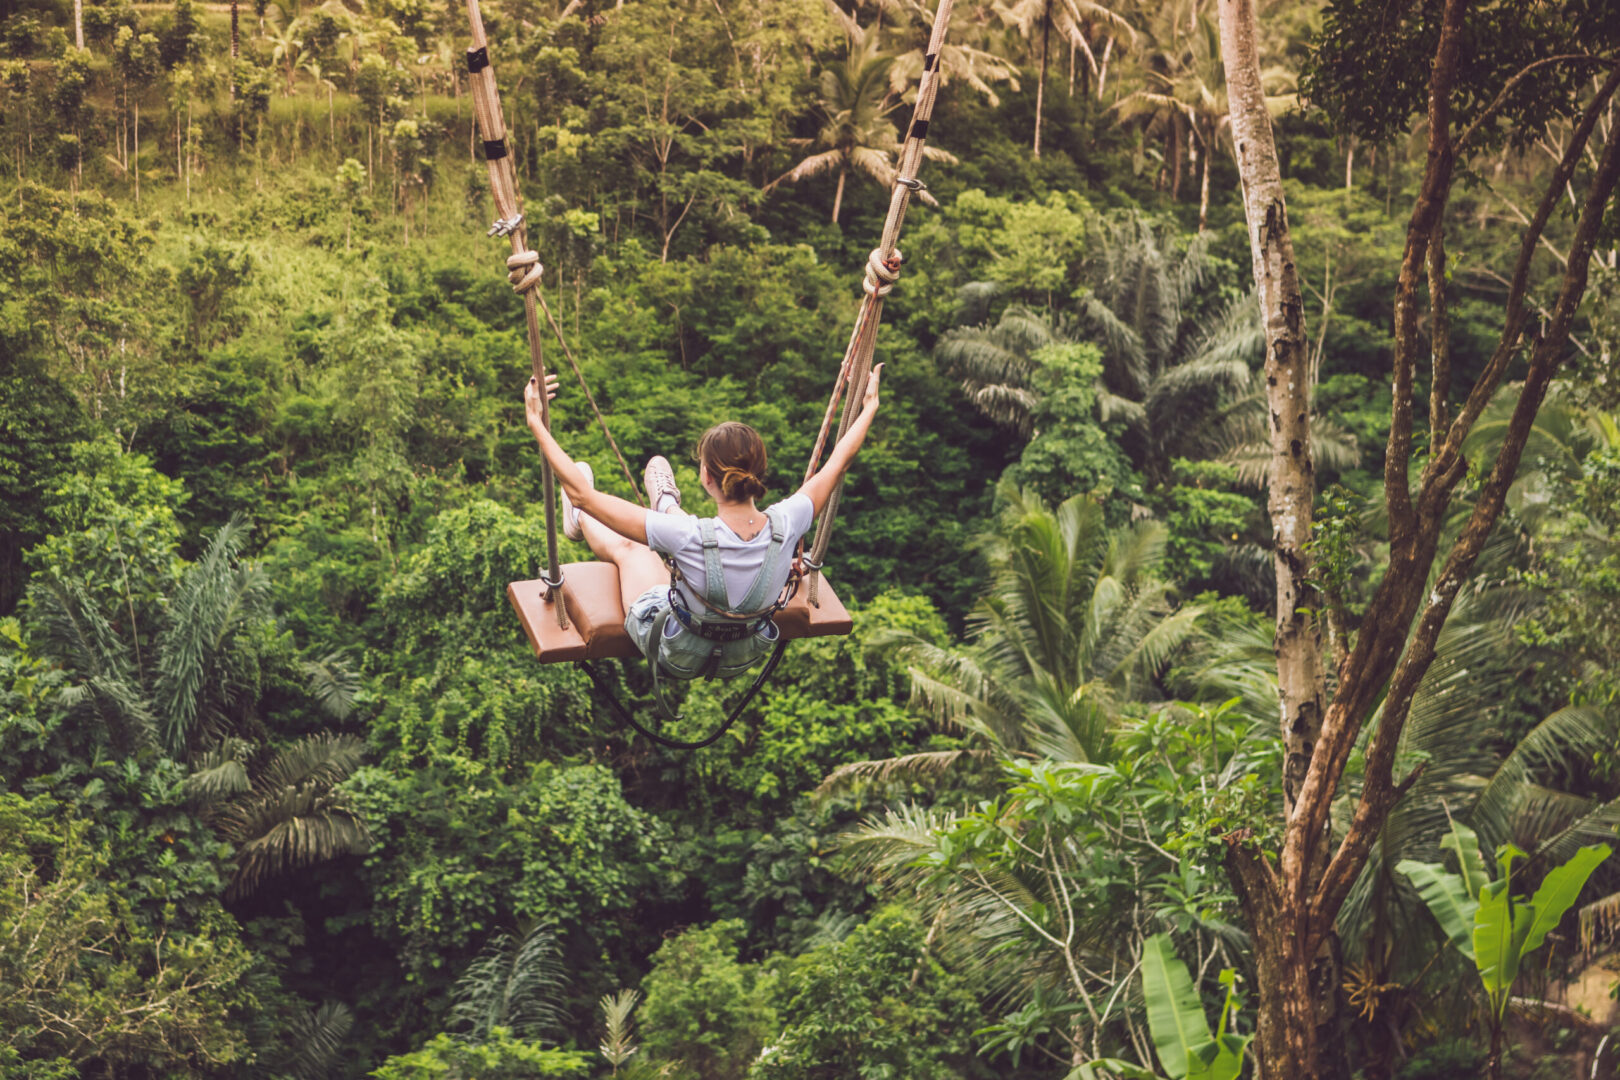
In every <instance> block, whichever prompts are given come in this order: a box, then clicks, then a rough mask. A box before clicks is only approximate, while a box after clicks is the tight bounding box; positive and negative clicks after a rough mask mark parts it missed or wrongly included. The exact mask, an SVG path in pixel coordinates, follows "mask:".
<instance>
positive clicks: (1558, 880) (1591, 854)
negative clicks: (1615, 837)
mask: <svg viewBox="0 0 1620 1080" xmlns="http://www.w3.org/2000/svg"><path fill="white" fill-rule="evenodd" d="M1612 851H1613V849H1612V848H1610V847H1609V845H1608V844H1596V845H1593V846H1591V847H1583V848H1581V849H1580V850H1579V851H1577V852H1576V853H1575V854H1574V855H1573V856H1572V857H1571V858H1570V860H1569V862H1567V863H1565V864H1564V865H1563V866H1559V867H1554V868H1553V869H1552V870H1549V871H1547V876H1546V877H1544V878H1542V879H1541V888H1539V889H1537V890H1536V895H1535V896H1533V897H1531V899H1530V903H1531V905H1532V906H1533V907H1534V908H1535V909H1536V915H1535V921H1534V922H1532V923H1531V924H1530V933H1529V935H1528V936H1527V937H1526V938H1525V939H1524V951H1525V952H1527V953H1528V952H1534V951H1535V950H1536V949H1537V948H1539V947H1540V946H1541V943H1542V942H1543V941H1545V940H1546V938H1547V935H1548V933H1550V932H1551V931H1552V930H1553V928H1554V927H1556V926H1557V925H1558V923H1559V921H1560V920H1562V919H1563V917H1564V914H1565V912H1567V911H1569V909H1570V907H1571V906H1572V905H1573V904H1574V903H1575V901H1576V899H1577V898H1579V896H1580V895H1581V890H1582V889H1583V888H1585V887H1586V879H1587V878H1589V877H1591V876H1592V871H1594V870H1596V869H1597V868H1598V864H1599V863H1601V862H1602V861H1603V860H1604V859H1607V858H1608V857H1609V855H1610V853H1611V852H1612Z"/></svg>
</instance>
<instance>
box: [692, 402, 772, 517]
mask: <svg viewBox="0 0 1620 1080" xmlns="http://www.w3.org/2000/svg"><path fill="white" fill-rule="evenodd" d="M698 461H699V462H701V463H702V464H703V465H705V466H706V467H707V468H708V470H709V476H710V478H711V479H713V480H714V482H715V483H716V484H717V485H719V487H720V494H721V495H723V496H724V497H725V498H726V499H727V501H730V502H742V501H744V500H747V499H757V498H759V497H760V496H761V495H763V494H765V440H764V439H762V438H760V437H759V432H757V431H755V430H754V429H753V428H751V427H749V426H748V425H747V424H742V423H738V422H737V421H735V420H728V421H727V422H726V423H724V424H716V425H715V426H714V427H712V428H710V429H709V430H708V431H705V432H704V433H703V438H701V439H699V440H698Z"/></svg>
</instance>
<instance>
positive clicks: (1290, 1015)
mask: <svg viewBox="0 0 1620 1080" xmlns="http://www.w3.org/2000/svg"><path fill="white" fill-rule="evenodd" d="M1219 15H1220V28H1221V49H1222V55H1223V60H1224V63H1225V67H1226V75H1227V92H1228V99H1229V103H1230V108H1231V122H1232V135H1233V141H1234V144H1235V146H1236V149H1237V156H1238V169H1239V174H1240V176H1241V178H1242V183H1243V198H1244V209H1245V213H1246V216H1247V220H1248V230H1249V241H1250V251H1251V255H1252V257H1253V262H1254V278H1255V283H1256V286H1257V288H1258V291H1259V294H1260V298H1261V304H1262V308H1263V317H1264V321H1265V327H1266V338H1267V356H1266V369H1265V374H1266V385H1267V396H1268V401H1269V413H1270V436H1271V470H1270V477H1269V497H1268V509H1269V511H1270V514H1271V520H1272V529H1273V542H1274V562H1275V572H1276V580H1277V622H1276V639H1275V651H1276V659H1277V673H1278V693H1279V705H1280V712H1281V723H1282V729H1283V737H1284V741H1285V746H1286V762H1285V769H1284V791H1283V797H1284V798H1283V805H1284V822H1283V831H1282V839H1281V843H1280V845H1279V847H1278V850H1277V852H1276V856H1275V857H1274V858H1273V857H1269V856H1267V855H1264V854H1262V853H1261V852H1260V851H1259V850H1258V847H1257V845H1256V844H1254V843H1253V842H1251V840H1250V838H1249V837H1248V836H1247V835H1246V834H1244V833H1234V834H1232V835H1231V836H1230V837H1228V858H1227V869H1228V873H1229V875H1230V877H1231V879H1232V882H1233V885H1234V889H1235V891H1236V893H1237V894H1238V896H1239V898H1240V901H1241V903H1242V906H1243V908H1244V911H1245V914H1246V916H1247V918H1248V920H1249V924H1250V929H1251V933H1252V936H1253V940H1254V942H1255V946H1256V948H1255V962H1256V969H1257V975H1258V982H1259V988H1258V990H1259V1001H1258V1004H1259V1010H1258V1013H1259V1023H1258V1028H1259V1030H1258V1033H1257V1038H1256V1040H1255V1043H1254V1052H1255V1056H1256V1059H1257V1065H1258V1070H1259V1076H1260V1077H1262V1078H1264V1080H1282V1078H1287V1080H1304V1078H1309V1077H1325V1076H1340V1075H1343V1074H1344V1071H1345V1069H1346V1068H1347V1065H1346V1055H1345V1054H1344V1052H1343V1048H1342V1047H1341V1046H1339V1045H1337V1038H1338V1037H1337V1033H1336V1030H1335V1028H1336V1022H1335V1021H1336V1016H1337V1013H1336V1010H1335V1008H1334V1005H1335V1000H1336V998H1337V996H1338V994H1339V992H1340V984H1341V979H1340V977H1339V973H1338V965H1337V962H1336V948H1335V945H1336V938H1335V923H1336V919H1337V916H1338V914H1339V911H1340V909H1341V907H1342V905H1343V904H1344V901H1345V898H1346V896H1347V895H1348V894H1349V892H1350V889H1351V887H1352V886H1353V885H1354V883H1355V881H1356V879H1357V877H1358V876H1359V875H1360V873H1361V871H1362V868H1363V867H1364V866H1365V865H1366V862H1367V859H1368V857H1369V854H1370V852H1371V849H1372V846H1373V844H1374V842H1375V840H1376V838H1377V835H1378V833H1379V831H1380V828H1381V826H1382V824H1383V822H1384V821H1385V819H1386V818H1387V817H1388V815H1389V813H1390V811H1391V809H1392V807H1393V806H1394V805H1395V803H1396V802H1397V801H1398V800H1399V799H1400V798H1401V796H1402V795H1403V794H1405V792H1406V791H1407V790H1408V788H1410V787H1411V786H1412V784H1413V783H1414V782H1415V781H1416V780H1417V778H1418V775H1419V774H1420V772H1421V767H1418V768H1413V769H1408V770H1407V771H1406V772H1405V774H1404V775H1398V774H1397V767H1396V749H1397V746H1398V744H1399V742H1400V739H1401V734H1402V732H1403V730H1404V728H1405V725H1406V721H1407V718H1408V716H1409V713H1410V709H1411V704H1412V699H1413V696H1414V694H1415V693H1416V691H1417V688H1418V686H1419V684H1420V682H1421V681H1422V679H1423V677H1424V675H1425V674H1426V673H1427V671H1428V670H1429V668H1430V665H1431V664H1432V663H1433V661H1434V658H1435V646H1436V642H1437V640H1438V639H1439V636H1440V632H1441V630H1442V628H1443V627H1444V626H1445V623H1446V619H1447V617H1448V616H1449V615H1450V613H1451V610H1452V607H1453V605H1454V604H1455V603H1456V600H1457V596H1458V592H1459V590H1460V589H1461V588H1462V586H1463V584H1464V583H1465V582H1466V581H1467V580H1468V578H1469V575H1470V573H1471V571H1472V570H1473V568H1474V565H1475V561H1476V560H1477V559H1478V557H1479V555H1480V552H1481V550H1482V548H1483V547H1484V545H1485V542H1486V540H1487V539H1488V537H1489V536H1490V534H1491V531H1492V529H1493V527H1494V526H1495V524H1496V521H1497V519H1498V517H1499V516H1500V515H1501V513H1502V509H1503V506H1504V502H1505V499H1506V496H1507V491H1508V488H1509V486H1510V485H1511V484H1512V482H1513V479H1514V476H1515V474H1516V472H1517V471H1518V466H1519V462H1520V458H1521V456H1522V454H1523V451H1524V448H1525V443H1526V441H1527V440H1528V438H1529V436H1530V433H1531V428H1532V425H1533V423H1534V421H1535V417H1536V412H1537V409H1538V408H1539V407H1540V405H1541V402H1542V400H1543V399H1544V397H1545V396H1546V393H1547V389H1548V385H1549V383H1550V382H1551V380H1552V379H1553V377H1554V375H1555V374H1556V373H1557V372H1558V370H1559V367H1560V364H1561V363H1562V362H1563V361H1564V359H1565V358H1566V354H1567V353H1568V352H1569V349H1570V329H1571V323H1572V321H1573V320H1574V318H1575V316H1576V312H1577V308H1578V307H1579V305H1580V303H1581V300H1582V297H1583V295H1584V293H1585V291H1586V283H1587V274H1588V268H1589V265H1590V262H1591V259H1592V254H1593V250H1594V247H1595V246H1596V244H1597V243H1598V240H1599V236H1600V232H1601V230H1602V225H1603V219H1604V216H1605V212H1606V210H1607V208H1608V206H1609V203H1610V199H1611V197H1612V195H1613V192H1614V188H1615V184H1616V180H1617V179H1620V138H1612V137H1611V138H1609V139H1607V140H1606V141H1605V140H1604V139H1602V138H1601V137H1595V136H1594V132H1595V131H1596V130H1597V127H1598V121H1599V119H1600V117H1602V116H1603V115H1605V114H1606V111H1607V109H1608V107H1609V105H1610V102H1611V100H1612V99H1613V97H1614V95H1615V91H1616V89H1617V87H1620V24H1617V23H1616V20H1614V19H1613V18H1612V17H1611V13H1609V12H1608V11H1607V9H1605V8H1604V7H1603V6H1602V5H1597V6H1594V7H1590V8H1563V7H1559V8H1550V7H1544V6H1534V7H1532V6H1529V5H1525V6H1497V7H1491V8H1478V9H1476V8H1473V7H1471V6H1470V5H1469V4H1468V3H1467V2H1466V0H1422V2H1420V3H1416V4H1413V5H1411V6H1409V7H1406V8H1403V9H1401V11H1400V12H1399V13H1398V17H1392V16H1391V13H1390V10H1389V9H1388V8H1387V6H1384V5H1376V4H1369V3H1363V2H1360V0H1338V2H1336V3H1334V4H1331V5H1330V6H1329V7H1328V8H1327V10H1326V13H1325V22H1324V30H1323V34H1322V36H1321V40H1320V43H1319V48H1318V51H1317V53H1316V56H1315V60H1314V69H1313V70H1312V71H1311V72H1310V73H1308V74H1309V78H1308V81H1307V84H1306V89H1307V92H1308V94H1309V95H1310V97H1311V98H1312V99H1313V100H1314V101H1315V103H1317V104H1318V105H1320V106H1322V107H1323V108H1325V109H1326V110H1327V111H1328V113H1329V115H1330V116H1331V117H1332V118H1333V119H1334V120H1335V122H1336V123H1337V124H1338V125H1339V126H1340V127H1341V128H1342V129H1344V130H1345V131H1347V132H1349V133H1351V134H1354V135H1356V136H1357V137H1359V138H1374V139H1376V138H1380V137H1388V136H1389V135H1391V134H1393V133H1395V132H1398V131H1402V130H1404V129H1406V128H1407V126H1408V125H1409V124H1410V123H1411V121H1412V120H1413V118H1414V117H1416V116H1418V115H1419V114H1421V115H1422V124H1423V129H1424V137H1425V138H1426V140H1427V154H1426V159H1425V164H1424V170H1423V174H1422V178H1421V182H1420V184H1419V187H1418V193H1417V196H1416V199H1415V201H1414V204H1413V207H1412V210H1411V214H1410V217H1409V219H1408V222H1407V226H1406V243H1405V248H1404V251H1403V254H1402V258H1401V265H1400V269H1399V276H1398V279H1397V284H1396V290H1395V296H1394V305H1393V306H1394V313H1393V315H1394V319H1393V322H1394V341H1393V357H1392V369H1393V370H1392V373H1391V381H1392V384H1393V397H1392V404H1391V409H1390V417H1389V432H1388V442H1387V448H1386V456H1385V465H1384V476H1383V481H1384V501H1385V509H1386V511H1387V514H1388V519H1389V566H1388V570H1387V572H1386V574H1385V576H1384V578H1383V580H1382V581H1381V582H1380V583H1379V585H1378V587H1377V589H1376V590H1375V592H1374V593H1373V596H1372V599H1371V601H1370V603H1369V605H1368V607H1367V610H1366V613H1365V615H1364V617H1363V618H1362V620H1361V622H1360V625H1359V628H1352V627H1337V626H1336V627H1334V630H1335V634H1336V635H1337V636H1343V637H1344V638H1345V640H1347V641H1348V643H1349V648H1348V652H1347V654H1346V655H1345V657H1344V659H1343V661H1342V662H1340V663H1339V664H1337V672H1336V675H1337V678H1336V682H1335V692H1334V693H1333V695H1332V697H1331V699H1330V698H1329V696H1328V693H1327V672H1326V669H1325V667H1324V664H1323V658H1322V633H1321V625H1320V622H1319V621H1318V618H1317V614H1316V612H1317V611H1318V610H1319V609H1321V608H1322V607H1323V603H1322V600H1321V598H1320V597H1319V595H1318V594H1317V592H1316V591H1315V589H1314V588H1313V585H1312V580H1313V579H1312V559H1311V548H1310V546H1309V545H1310V540H1311V512H1312V505H1313V500H1314V497H1315V475H1314V466H1313V462H1312V458H1311V453H1310V445H1311V444H1310V430H1309V427H1310V404H1311V393H1312V385H1311V371H1310V363H1309V349H1308V344H1307V339H1306V332H1305V323H1304V303H1303V299H1302V296H1301V292H1300V284H1299V279H1298V275H1297V272H1296V268H1295V259H1294V252H1293V244H1292V240H1291V237H1290V233H1289V228H1288V213H1287V207H1286V205H1285V203H1284V200H1283V191H1282V182H1281V175H1280V170H1279V165H1278V158H1277V152H1276V146H1275V143H1274V141H1273V137H1272V131H1271V123H1270V118H1269V116H1268V114H1267V112H1266V108H1265V101H1264V91H1263V89H1262V87H1261V81H1260V71H1261V69H1260V56H1259V47H1258V44H1259V43H1258V30H1257V27H1256V20H1255V9H1254V4H1253V0H1220V2H1219ZM1570 42H1580V43H1581V46H1580V51H1579V52H1578V53H1576V52H1575V50H1573V49H1571V47H1570V44H1569V43H1570ZM1552 131H1557V132H1561V133H1562V135H1563V138H1562V140H1561V143H1562V145H1561V147H1560V149H1559V155H1560V156H1559V160H1558V163H1557V165H1556V167H1555V168H1554V169H1553V170H1552V171H1551V172H1550V173H1549V174H1548V175H1547V176H1546V177H1545V186H1544V188H1543V189H1542V193H1541V197H1540V203H1539V206H1538V207H1537V209H1536V211H1535V213H1534V214H1533V215H1532V216H1530V217H1529V218H1528V220H1527V221H1526V223H1525V224H1524V227H1523V229H1522V230H1521V232H1520V235H1519V243H1518V254H1517V258H1516V261H1515V264H1514V266H1513V268H1512V275H1511V278H1510V283H1509V288H1508V294H1507V300H1506V304H1505V307H1504V310H1503V312H1502V321H1501V326H1500V330H1499V333H1498V335H1497V338H1496V344H1495V346H1494V349H1493V350H1492V352H1491V355H1490V357H1489V359H1488V361H1487V362H1486V363H1485V365H1484V366H1483V368H1482V369H1481V370H1479V371H1478V372H1469V373H1466V374H1468V375H1470V376H1472V377H1471V378H1468V379H1465V378H1463V377H1462V376H1461V375H1460V374H1459V376H1458V377H1457V378H1455V379H1454V377H1453V372H1452V368H1451V358H1450V347H1449V341H1448V339H1449V322H1448V314H1447V312H1448V308H1447V275H1446V267H1447V264H1446V255H1445V235H1446V224H1447V222H1446V206H1447V200H1448V197H1449V196H1450V194H1451V192H1452V189H1453V187H1454V186H1455V184H1456V183H1457V181H1458V180H1459V179H1460V178H1461V176H1462V174H1463V171H1464V170H1465V169H1466V168H1467V166H1468V163H1469V162H1470V161H1471V160H1473V159H1474V158H1475V157H1476V156H1477V155H1480V154H1482V153H1485V152H1487V151H1501V150H1502V149H1503V148H1504V146H1505V147H1506V149H1507V150H1508V151H1509V152H1512V150H1514V149H1515V147H1514V145H1513V143H1514V140H1519V141H1521V142H1522V141H1524V140H1534V139H1536V138H1538V137H1544V136H1545V135H1546V134H1547V133H1549V132H1552ZM1566 189H1568V190H1570V191H1576V192H1578V195H1577V199H1578V202H1579V206H1578V211H1577V214H1576V221H1575V224H1574V228H1573V232H1572V234H1571V236H1570V238H1569V241H1568V245H1569V246H1568V255H1567V258H1566V260H1565V261H1564V262H1563V263H1562V265H1561V266H1559V267H1558V268H1557V269H1558V278H1557V280H1556V290H1557V296H1556V300H1555V301H1554V302H1553V303H1552V304H1551V305H1549V307H1548V311H1547V316H1546V317H1545V318H1543V319H1542V320H1541V322H1540V323H1539V325H1537V324H1533V323H1532V322H1531V316H1532V315H1533V314H1535V312H1534V310H1533V308H1532V306H1531V305H1530V304H1529V302H1528V299H1527V293H1528V290H1529V286H1530V284H1531V274H1532V269H1533V262H1534V259H1535V256H1536V253H1537V249H1538V247H1539V245H1540V244H1541V243H1542V241H1543V238H1544V236H1545V233H1546V230H1547V228H1548V223H1549V220H1550V219H1551V217H1552V214H1553V211H1554V209H1555V208H1556V207H1557V205H1558V202H1559V201H1560V200H1561V199H1563V198H1565V193H1566ZM1425 308H1427V312H1425V311H1424V309H1425ZM1425 314H1426V315H1427V318H1426V319H1425ZM1425 323H1426V326H1425ZM1424 366H1427V369H1428V370H1427V372H1422V371H1420V369H1421V368H1422V367H1424ZM1510 372H1513V373H1516V374H1517V373H1522V376H1523V382H1522V384H1520V385H1519V387H1518V389H1517V392H1516V394H1515V401H1514V405H1513V411H1512V415H1511V419H1510V421H1509V423H1508V425H1507V428H1506V431H1505V434H1504V436H1503V438H1502V440H1501V444H1500V447H1499V449H1498V450H1497V452H1496V454H1495V456H1494V459H1493V460H1492V461H1491V462H1490V463H1489V465H1488V468H1486V469H1484V470H1479V471H1474V470H1470V468H1469V463H1468V459H1467V457H1466V456H1465V454H1464V452H1463V444H1464V441H1465V440H1466V439H1467V437H1468V435H1469V433H1470V432H1471V431H1472V430H1473V429H1474V427H1475V425H1476V423H1477V421H1478V420H1479V418H1480V415H1481V413H1482V412H1483V411H1484V410H1485V407H1486V405H1487V404H1489V402H1490V401H1491V399H1492V397H1493V395H1494V394H1495V393H1496V391H1497V390H1498V388H1500V387H1501V386H1502V384H1503V382H1504V379H1505V378H1506V377H1507V376H1508V375H1509V373H1510ZM1420 375H1424V376H1426V382H1427V384H1428V386H1427V392H1426V393H1425V392H1424V391H1423V389H1421V388H1420V386H1419V377H1420ZM1425 414H1426V416H1427V420H1428V431H1427V433H1426V435H1427V438H1426V442H1425V444H1424V445H1423V446H1422V448H1421V449H1420V448H1419V447H1418V439H1417V437H1416V435H1415V431H1414V428H1415V426H1416V424H1417V423H1418V422H1419V419H1420V417H1423V416H1424V415H1425ZM1454 503H1456V504H1458V505H1459V506H1470V507H1471V509H1468V510H1467V511H1466V523H1465V524H1464V525H1463V526H1462V528H1461V529H1460V530H1459V531H1455V532H1445V533H1444V535H1443V526H1444V525H1445V523H1446V521H1447V519H1448V517H1449V516H1451V512H1452V511H1453V504H1454ZM1329 617H1330V618H1331V617H1332V615H1331V609H1329ZM1380 700H1381V702H1382V708H1381V710H1380V712H1379V719H1378V723H1377V727H1376V730H1374V731H1371V732H1370V734H1369V735H1368V738H1367V739H1366V740H1365V741H1364V742H1363V740H1362V736H1363V733H1364V728H1365V727H1366V726H1367V724H1368V721H1369V719H1370V717H1371V716H1372V715H1373V712H1374V710H1375V708H1376V707H1377V706H1378V705H1379V703H1380ZM1363 745H1364V753H1365V764H1364V772H1363V777H1362V779H1361V782H1360V784H1359V785H1352V786H1346V785H1345V784H1344V783H1343V781H1344V776H1345V767H1346V765H1347V764H1348V762H1349V760H1350V757H1351V754H1352V752H1353V751H1355V750H1356V749H1357V748H1358V747H1361V746H1363ZM1339 799H1343V800H1345V802H1346V804H1348V805H1349V806H1350V807H1352V808H1353V809H1352V810H1351V812H1350V817H1349V820H1348V821H1339V822H1334V821H1333V820H1332V817H1331V811H1332V806H1333V804H1334V802H1335V801H1336V800H1339Z"/></svg>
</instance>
